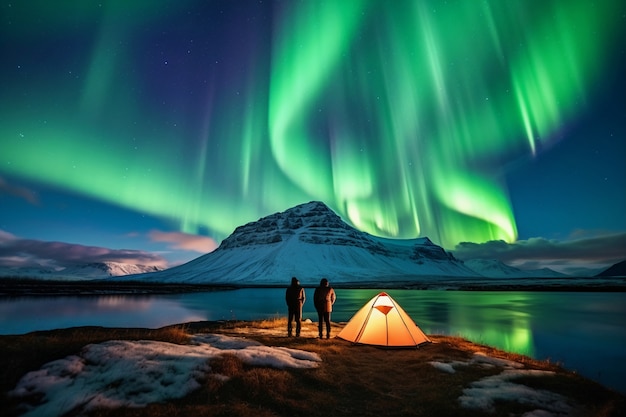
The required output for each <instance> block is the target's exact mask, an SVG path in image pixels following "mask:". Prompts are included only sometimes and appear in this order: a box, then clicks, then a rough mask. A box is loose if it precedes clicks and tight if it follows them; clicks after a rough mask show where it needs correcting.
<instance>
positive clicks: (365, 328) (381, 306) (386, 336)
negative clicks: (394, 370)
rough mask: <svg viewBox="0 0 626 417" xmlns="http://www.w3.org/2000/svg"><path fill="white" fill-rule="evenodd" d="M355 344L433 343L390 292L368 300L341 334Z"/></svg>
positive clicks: (339, 335)
mask: <svg viewBox="0 0 626 417" xmlns="http://www.w3.org/2000/svg"><path fill="white" fill-rule="evenodd" d="M337 337H340V338H342V339H344V340H347V341H349V342H354V343H361V344H366V345H377V346H398V347H402V346H412V347H417V346H419V345H421V344H422V343H428V342H430V339H429V338H428V337H426V335H425V334H424V332H422V330H421V329H420V328H419V327H417V325H416V324H415V323H414V322H413V320H412V319H411V317H409V315H408V314H407V313H406V312H405V311H404V310H403V309H402V307H400V306H399V305H398V303H396V302H395V300H394V299H393V298H391V297H390V296H389V295H388V294H387V293H384V292H381V293H380V294H378V295H377V296H375V297H374V298H372V299H371V300H370V301H369V302H367V303H366V304H365V305H364V306H363V307H362V308H361V309H360V310H359V311H358V312H357V313H356V314H355V315H354V316H352V318H351V319H350V321H349V322H348V324H346V326H345V327H344V328H343V330H341V332H340V333H339V334H338V335H337Z"/></svg>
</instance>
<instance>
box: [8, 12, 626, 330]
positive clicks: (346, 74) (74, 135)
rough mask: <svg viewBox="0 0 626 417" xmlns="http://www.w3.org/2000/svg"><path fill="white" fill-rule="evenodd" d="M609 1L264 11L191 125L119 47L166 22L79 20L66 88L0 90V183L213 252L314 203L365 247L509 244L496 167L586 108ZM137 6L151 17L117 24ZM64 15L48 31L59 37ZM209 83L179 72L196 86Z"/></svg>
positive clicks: (602, 48) (37, 83)
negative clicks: (355, 231)
mask: <svg viewBox="0 0 626 417" xmlns="http://www.w3.org/2000/svg"><path fill="white" fill-rule="evenodd" d="M617 3H618V2H610V1H606V2H599V3H597V4H593V3H591V2H588V1H586V0H585V1H583V0H572V1H567V2H563V1H550V0H546V1H542V2H540V3H537V2H527V1H507V2H502V1H482V2H472V1H461V2H454V1H453V2H448V3H446V4H442V3H441V2H439V1H436V2H415V1H406V2H405V1H400V0H398V1H396V2H394V5H393V7H390V6H389V5H388V4H387V3H386V2H380V1H373V0H350V1H319V2H317V1H302V2H282V3H277V5H276V8H275V11H274V12H275V13H274V19H273V21H274V24H275V25H276V26H275V27H274V28H273V32H272V37H271V38H272V41H271V42H270V44H269V45H268V44H264V43H262V41H261V40H259V41H258V42H259V43H258V44H257V45H253V46H254V48H251V50H254V51H255V52H254V53H252V54H246V57H245V58H244V59H243V60H244V63H243V64H242V67H244V68H245V69H246V70H245V71H242V74H240V75H238V74H229V75H228V76H229V78H228V82H229V85H232V87H231V89H230V91H228V93H225V92H224V90H225V89H219V88H217V87H215V86H213V87H211V86H210V85H209V86H208V87H207V86H206V85H203V86H202V91H199V90H196V91H194V94H197V95H206V100H205V103H206V109H203V110H204V114H203V116H202V117H203V119H202V120H201V121H197V120H196V121H192V122H190V121H189V120H188V119H186V118H187V117H188V116H187V114H188V113H190V112H191V109H190V108H189V104H187V103H186V102H185V100H184V99H183V98H181V97H182V96H172V97H170V96H168V95H166V94H163V95H159V94H161V93H160V91H146V88H147V87H146V86H147V84H145V82H146V81H145V80H144V77H146V74H140V73H137V72H136V70H135V68H136V67H137V66H135V65H133V60H134V59H139V58H138V56H140V55H141V53H140V52H141V51H140V50H139V47H138V46H137V45H133V43H132V42H128V40H129V39H130V40H132V39H134V37H138V38H139V37H141V36H143V35H145V27H144V26H148V27H150V25H155V26H158V25H161V24H163V20H164V19H166V18H167V16H168V12H167V11H166V10H161V11H154V10H153V9H155V8H154V7H153V6H151V5H152V3H151V2H147V3H141V4H140V5H138V6H136V7H134V8H133V9H132V13H130V12H129V11H128V10H127V9H125V6H123V4H125V3H114V5H115V7H112V6H111V7H109V9H108V11H107V12H106V13H104V15H103V17H102V18H99V17H98V16H100V13H101V12H100V11H96V10H87V9H85V10H82V9H81V16H83V17H84V18H86V19H94V22H97V25H95V24H94V25H95V26H97V29H96V30H95V31H94V33H93V34H92V38H93V42H92V43H93V46H92V48H91V51H90V54H89V56H88V57H85V58H83V61H81V62H78V63H77V64H76V68H75V72H76V73H77V74H80V76H77V77H75V78H71V77H67V74H66V73H64V74H60V72H59V73H54V74H53V75H50V76H49V77H46V78H39V79H34V80H33V79H31V80H29V81H28V88H24V85H23V84H19V83H16V85H10V84H9V85H7V86H6V89H5V91H4V94H5V95H6V97H11V98H12V100H3V103H0V116H1V117H2V119H1V123H0V135H1V138H2V140H1V141H0V174H1V173H2V172H5V173H9V174H12V175H16V176H20V177H23V178H27V179H31V180H35V181H40V182H43V183H46V184H49V185H53V186H57V187H63V188H66V189H68V190H71V191H73V192H77V193H81V194H84V195H86V196H90V197H92V198H94V199H100V200H103V201H106V202H109V203H112V204H117V205H119V206H122V207H126V208H129V209H133V210H136V211H140V212H145V213H148V214H151V215H154V216H158V217H162V218H166V219H170V220H172V221H175V222H176V223H177V224H178V225H179V228H180V230H181V231H185V232H188V233H197V232H198V231H199V230H201V229H208V230H210V231H211V233H213V234H214V235H215V236H216V237H225V236H227V235H228V234H229V233H231V232H232V231H233V229H234V228H235V227H236V226H238V225H241V224H244V223H246V222H249V221H253V220H256V219H257V218H259V217H261V216H263V215H266V214H269V213H271V212H274V211H281V210H284V209H286V208H288V207H290V206H292V205H295V204H299V203H302V202H306V201H309V200H313V199H315V200H322V201H324V202H325V203H326V204H328V205H329V206H330V207H331V208H332V209H334V210H335V211H337V212H338V213H339V214H340V215H342V217H344V218H345V219H346V220H348V221H349V222H351V223H352V224H353V225H355V227H357V228H359V229H360V230H363V231H366V232H369V233H372V234H375V235H380V236H387V237H397V238H412V237H416V236H418V235H421V236H428V237H430V238H431V239H432V240H433V241H434V242H436V243H439V244H441V245H443V246H444V247H446V248H454V246H455V245H456V244H458V243H459V242H461V241H472V242H484V241H487V240H494V239H502V240H505V241H508V242H512V241H515V240H516V238H517V227H516V222H515V216H514V213H513V209H512V207H511V203H510V201H509V198H508V194H507V189H506V187H505V182H504V181H505V180H504V175H505V173H504V172H502V171H501V170H502V166H503V165H504V164H505V163H507V162H510V161H512V160H514V159H516V158H519V157H523V156H525V155H528V154H529V153H530V154H536V153H537V152H539V151H540V150H541V149H542V147H544V146H545V145H548V144H550V142H551V141H553V140H554V135H555V134H556V133H557V132H558V130H559V129H560V127H561V126H562V125H563V124H566V123H568V121H570V120H572V119H574V118H575V117H576V116H577V115H578V114H579V113H580V112H581V111H583V110H584V106H585V103H586V102H587V100H588V98H589V96H590V95H591V94H592V93H593V86H594V84H596V83H598V82H599V80H600V77H601V76H602V74H601V71H600V68H602V67H603V66H605V65H606V56H607V54H609V52H610V50H611V47H612V45H613V42H616V40H615V36H614V32H615V27H616V22H617V20H616V19H615V17H614V16H615V15H619V13H618V11H619V10H618V9H619V7H618V4H617ZM142 8H145V9H151V10H152V12H151V13H149V17H145V16H144V18H143V20H142V21H138V20H136V19H135V18H133V17H131V16H136V15H141V13H140V12H141V10H142ZM157 9H158V8H157ZM62 16H63V13H60V12H59V13H57V14H54V16H53V17H51V18H50V19H49V20H47V21H46V22H45V23H46V25H47V27H51V28H53V29H55V30H56V31H57V32H62V31H63V30H65V31H67V32H66V33H65V35H67V36H69V37H71V36H74V35H75V34H74V33H73V32H72V30H73V29H72V26H71V25H66V21H65V20H64V19H63V17H62ZM97 17H98V18H97ZM618 23H619V22H618ZM84 28H85V25H81V30H84ZM2 31H3V32H2V34H3V36H4V35H7V36H9V35H12V36H20V37H31V36H33V35H32V34H30V33H29V32H25V31H24V30H23V28H21V27H20V26H19V25H15V27H14V28H3V29H2ZM251 38H254V39H256V38H257V37H254V36H252V37H251ZM258 38H259V39H262V37H261V36H258ZM209 41H210V40H209ZM185 47H186V46H185ZM233 54H234V52H233ZM162 61H163V60H162ZM157 64H158V65H164V62H161V61H155V62H154V63H153V65H155V66H156V65H157ZM212 64H215V62H213V63H212ZM212 68H213V67H211V68H208V67H207V68H201V69H197V68H195V69H194V71H204V72H206V73H207V78H209V79H210V78H211V71H212ZM151 94H152V95H151ZM156 97H158V98H156ZM194 110H195V109H194ZM198 125H201V127H198ZM520 337H521V338H522V339H523V338H524V336H523V335H521V336H520V335H517V336H515V337H513V338H514V339H516V338H520Z"/></svg>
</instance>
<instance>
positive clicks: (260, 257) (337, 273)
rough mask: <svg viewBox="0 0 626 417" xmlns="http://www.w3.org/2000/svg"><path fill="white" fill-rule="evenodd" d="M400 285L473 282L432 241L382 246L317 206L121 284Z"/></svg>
mask: <svg viewBox="0 0 626 417" xmlns="http://www.w3.org/2000/svg"><path fill="white" fill-rule="evenodd" d="M292 276H296V277H298V278H299V279H300V281H301V282H302V283H303V284H307V285H312V284H317V283H319V280H320V279H321V278H323V277H326V278H328V279H329V280H330V281H331V282H333V283H351V284H358V283H360V282H369V283H371V282H392V281H395V282H399V281H418V282H419V281H420V280H422V279H424V278H426V277H427V278H428V279H430V280H432V279H436V278H440V277H455V278H459V277H472V276H474V277H476V276H478V274H476V273H475V272H474V271H472V270H471V269H469V268H467V267H466V266H465V265H464V264H463V262H461V261H458V260H457V259H455V258H454V256H453V255H452V254H450V253H448V252H446V251H445V250H443V248H441V247H440V246H437V245H435V244H433V243H432V242H431V241H430V240H429V239H428V238H419V239H407V240H398V239H384V238H379V237H375V236H372V235H369V234H367V233H364V232H360V231H358V230H356V229H354V228H353V227H351V226H349V225H348V224H347V223H345V222H344V221H342V220H341V218H340V217H339V216H338V215H337V214H335V213H334V212H333V211H332V210H330V209H329V208H328V207H327V206H326V205H325V204H324V203H321V202H317V201H312V202H309V203H306V204H301V205H298V206H295V207H293V208H291V209H289V210H286V211H284V212H280V213H275V214H272V215H269V216H266V217H263V218H261V219H259V220H258V221H255V222H251V223H248V224H246V225H243V226H240V227H238V228H236V229H235V231H234V232H233V233H232V234H231V235H230V236H229V237H228V238H226V239H224V240H223V241H222V243H221V245H220V246H219V248H218V249H216V250H215V251H213V252H211V253H208V254H206V255H203V256H201V257H199V258H196V259H194V260H192V261H190V262H188V263H186V264H184V265H180V266H177V267H174V268H170V269H167V270H164V271H159V272H155V273H150V274H142V275H131V276H126V277H123V278H117V279H125V280H126V279H128V280H147V281H152V282H168V283H174V282H176V283H194V284H217V283H219V284H239V285H284V284H285V283H286V282H289V280H290V279H291V277H292Z"/></svg>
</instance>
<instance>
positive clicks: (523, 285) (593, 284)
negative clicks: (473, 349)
mask: <svg viewBox="0 0 626 417" xmlns="http://www.w3.org/2000/svg"><path fill="white" fill-rule="evenodd" d="M286 285H287V284H257V285H251V284H246V285H241V284H220V283H218V284H187V283H159V282H145V281H117V280H116V281H112V280H84V281H64V280H41V279H34V278H0V297H37V296H97V295H153V294H154V295H157V294H180V293H194V292H212V291H232V290H237V289H244V288H284V287H285V286H286ZM304 287H305V288H315V286H314V285H304ZM333 287H334V288H336V289H406V290H425V291H426V290H436V291H494V292H496V291H533V292H626V278H625V277H615V278H567V279H565V278H480V279H473V280H471V282H470V281H468V280H467V279H444V280H441V279H440V280H424V281H419V282H418V281H377V282H374V281H363V282H334V283H333Z"/></svg>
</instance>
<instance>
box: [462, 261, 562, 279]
mask: <svg viewBox="0 0 626 417" xmlns="http://www.w3.org/2000/svg"><path fill="white" fill-rule="evenodd" d="M465 266H467V267H469V268H470V269H472V270H473V271H476V272H477V273H479V274H480V275H482V276H484V277H488V278H561V277H567V276H568V275H566V274H562V273H560V272H557V271H554V270H552V269H550V268H542V269H533V270H524V269H519V268H515V267H513V266H510V265H507V264H505V263H504V262H502V261H498V260H497V259H470V260H467V261H465Z"/></svg>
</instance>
